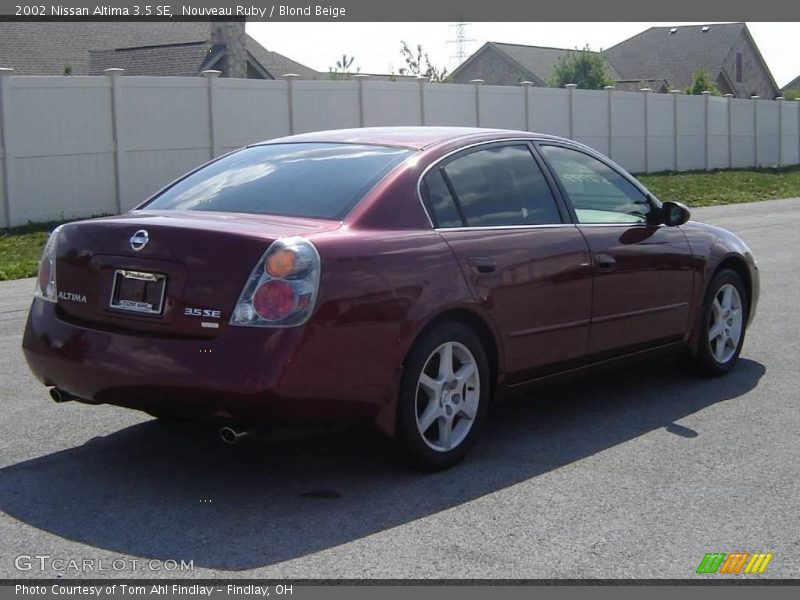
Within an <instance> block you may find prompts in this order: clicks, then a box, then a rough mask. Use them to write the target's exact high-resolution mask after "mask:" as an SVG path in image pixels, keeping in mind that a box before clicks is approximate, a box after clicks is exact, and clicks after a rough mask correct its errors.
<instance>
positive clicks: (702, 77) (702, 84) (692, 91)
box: [686, 67, 720, 96]
mask: <svg viewBox="0 0 800 600" xmlns="http://www.w3.org/2000/svg"><path fill="white" fill-rule="evenodd" d="M703 92H711V95H712V96H719V95H720V93H719V89H717V86H716V85H715V84H714V82H713V81H711V77H709V76H708V72H707V71H706V70H705V69H703V68H702V67H701V68H699V69H697V70H696V71H695V72H694V75H693V76H692V83H691V84H689V87H687V88H686V93H687V94H689V95H692V96H699V95H700V94H702V93H703Z"/></svg>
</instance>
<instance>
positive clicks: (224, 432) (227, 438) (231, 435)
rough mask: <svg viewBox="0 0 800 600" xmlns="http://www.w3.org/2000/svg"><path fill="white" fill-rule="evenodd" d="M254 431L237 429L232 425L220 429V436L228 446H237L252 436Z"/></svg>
mask: <svg viewBox="0 0 800 600" xmlns="http://www.w3.org/2000/svg"><path fill="white" fill-rule="evenodd" d="M251 433H252V431H251V430H250V429H241V430H240V429H236V428H235V427H233V426H231V425H226V426H224V427H220V430H219V436H220V437H221V438H222V441H223V442H225V443H226V444H231V445H233V444H235V443H236V442H238V441H239V440H240V439H242V438H243V437H246V436H248V435H250V434H251Z"/></svg>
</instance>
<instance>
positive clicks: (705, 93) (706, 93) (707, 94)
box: [700, 90, 711, 96]
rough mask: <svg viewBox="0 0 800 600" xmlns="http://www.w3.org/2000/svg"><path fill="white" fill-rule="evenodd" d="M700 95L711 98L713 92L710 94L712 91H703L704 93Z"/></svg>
mask: <svg viewBox="0 0 800 600" xmlns="http://www.w3.org/2000/svg"><path fill="white" fill-rule="evenodd" d="M700 93H701V94H703V96H710V95H711V92H710V91H708V90H703V91H702V92H700Z"/></svg>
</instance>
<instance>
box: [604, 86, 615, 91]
mask: <svg viewBox="0 0 800 600" xmlns="http://www.w3.org/2000/svg"><path fill="white" fill-rule="evenodd" d="M603 89H604V90H608V91H609V92H610V91H611V90H615V89H617V88H615V87H614V86H613V85H604V86H603Z"/></svg>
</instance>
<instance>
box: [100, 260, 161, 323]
mask: <svg viewBox="0 0 800 600" xmlns="http://www.w3.org/2000/svg"><path fill="white" fill-rule="evenodd" d="M166 284H167V276H166V275H162V274H160V273H143V272H142V271H128V270H125V269H117V270H116V271H115V272H114V287H113V288H112V290H111V302H110V303H109V306H111V308H115V309H117V310H128V311H131V312H137V313H144V314H147V315H160V314H161V310H162V308H163V306H164V292H165V291H166V287H167V285H166Z"/></svg>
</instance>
